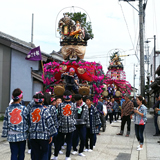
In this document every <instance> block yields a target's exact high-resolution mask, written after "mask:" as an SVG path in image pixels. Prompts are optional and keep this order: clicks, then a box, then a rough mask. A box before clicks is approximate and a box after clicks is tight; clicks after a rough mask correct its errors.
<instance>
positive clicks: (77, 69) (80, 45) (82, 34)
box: [42, 12, 104, 102]
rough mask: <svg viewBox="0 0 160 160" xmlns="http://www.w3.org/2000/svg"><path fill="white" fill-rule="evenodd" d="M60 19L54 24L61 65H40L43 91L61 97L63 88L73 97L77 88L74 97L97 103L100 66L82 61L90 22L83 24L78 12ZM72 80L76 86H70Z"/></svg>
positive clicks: (89, 37) (102, 75)
mask: <svg viewBox="0 0 160 160" xmlns="http://www.w3.org/2000/svg"><path fill="white" fill-rule="evenodd" d="M62 16H63V17H62V18H60V20H59V21H58V29H57V31H58V33H59V35H60V46H61V50H60V52H61V54H62V55H63V59H64V61H63V62H59V63H58V62H50V63H47V64H45V65H44V75H43V76H42V78H43V83H44V84H45V88H46V91H47V92H51V93H52V94H55V95H58V96H61V95H63V93H64V91H65V89H66V88H67V89H68V88H69V89H70V90H71V91H72V93H73V94H75V93H76V92H77V90H75V88H76V87H77V88H78V93H80V94H81V95H93V102H97V101H98V97H99V95H101V94H102V92H103V80H104V73H103V70H102V66H101V65H100V64H98V63H96V62H88V61H84V60H83V59H84V56H85V52H86V47H87V41H88V40H90V39H92V38H93V34H92V27H91V22H87V21H86V19H87V15H86V14H85V13H81V12H74V13H69V12H67V13H63V15H62ZM71 70H72V71H74V74H73V75H72V74H71V75H70V71H71ZM75 75H76V76H75ZM74 78H75V79H76V81H75V82H76V83H75V82H73V80H75V79H74ZM73 87H75V88H73Z"/></svg>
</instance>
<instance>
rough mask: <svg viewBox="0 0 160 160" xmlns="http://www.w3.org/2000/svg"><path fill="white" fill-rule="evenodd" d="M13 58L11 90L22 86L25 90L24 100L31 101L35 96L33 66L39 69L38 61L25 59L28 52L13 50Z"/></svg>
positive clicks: (34, 68)
mask: <svg viewBox="0 0 160 160" xmlns="http://www.w3.org/2000/svg"><path fill="white" fill-rule="evenodd" d="M11 55H12V58H11V91H10V98H11V95H12V91H13V90H14V89H15V88H20V89H21V90H22V91H23V100H24V101H30V100H32V96H33V78H32V76H31V67H32V68H33V70H38V68H39V62H38V61H28V60H25V57H26V54H23V53H21V52H19V51H16V50H12V53H11Z"/></svg>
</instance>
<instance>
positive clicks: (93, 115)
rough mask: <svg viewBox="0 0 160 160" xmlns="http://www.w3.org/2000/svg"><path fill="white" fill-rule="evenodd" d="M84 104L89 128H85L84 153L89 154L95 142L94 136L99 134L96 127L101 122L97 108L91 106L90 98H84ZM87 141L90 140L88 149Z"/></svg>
mask: <svg viewBox="0 0 160 160" xmlns="http://www.w3.org/2000/svg"><path fill="white" fill-rule="evenodd" d="M86 104H87V106H88V110H89V121H90V128H87V133H86V149H85V151H88V152H91V151H93V145H94V141H95V140H94V136H95V134H97V133H99V129H98V126H99V125H100V124H101V120H100V117H99V113H98V111H97V108H96V107H94V105H93V104H92V98H91V97H90V96H87V97H86ZM88 139H90V149H89V147H88Z"/></svg>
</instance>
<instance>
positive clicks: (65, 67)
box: [59, 65, 67, 73]
mask: <svg viewBox="0 0 160 160" xmlns="http://www.w3.org/2000/svg"><path fill="white" fill-rule="evenodd" d="M59 68H60V72H62V73H63V72H65V71H66V69H67V66H66V65H60V66H59Z"/></svg>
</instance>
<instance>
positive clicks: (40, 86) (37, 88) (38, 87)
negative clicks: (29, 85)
mask: <svg viewBox="0 0 160 160" xmlns="http://www.w3.org/2000/svg"><path fill="white" fill-rule="evenodd" d="M42 90H43V84H42V83H40V82H38V81H33V95H34V94H35V93H36V92H39V91H42Z"/></svg>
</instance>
